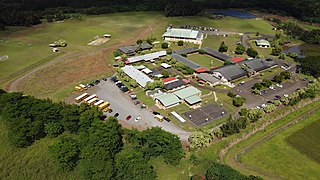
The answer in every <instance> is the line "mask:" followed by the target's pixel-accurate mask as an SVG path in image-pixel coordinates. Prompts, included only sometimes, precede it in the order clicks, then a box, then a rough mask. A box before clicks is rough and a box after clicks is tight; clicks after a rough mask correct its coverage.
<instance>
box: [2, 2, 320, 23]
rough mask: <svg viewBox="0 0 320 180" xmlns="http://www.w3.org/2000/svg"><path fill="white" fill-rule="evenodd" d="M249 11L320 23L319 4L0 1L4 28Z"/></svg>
mask: <svg viewBox="0 0 320 180" xmlns="http://www.w3.org/2000/svg"><path fill="white" fill-rule="evenodd" d="M210 8H215V9H226V8H247V9H257V10H259V11H266V12H271V13H276V14H284V15H290V16H294V17H296V18H299V19H301V20H304V21H309V22H320V11H319V8H320V2H319V1H318V0H268V1H260V0H246V1H234V0H201V1H192V0H143V1H132V0H118V1H111V0H90V1H85V0H73V1H61V0H60V1H56V0H16V1H11V0H0V27H1V28H4V26H5V25H24V26H30V25H34V24H38V23H40V19H41V18H45V17H48V16H49V17H53V18H58V19H59V18H61V17H63V14H69V13H81V14H108V13H114V12H125V11H163V12H164V13H165V15H166V16H187V15H196V14H197V13H199V12H201V10H204V9H210Z"/></svg>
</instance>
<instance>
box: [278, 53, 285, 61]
mask: <svg viewBox="0 0 320 180" xmlns="http://www.w3.org/2000/svg"><path fill="white" fill-rule="evenodd" d="M286 58H287V55H286V54H285V53H281V54H280V55H279V59H282V60H286Z"/></svg>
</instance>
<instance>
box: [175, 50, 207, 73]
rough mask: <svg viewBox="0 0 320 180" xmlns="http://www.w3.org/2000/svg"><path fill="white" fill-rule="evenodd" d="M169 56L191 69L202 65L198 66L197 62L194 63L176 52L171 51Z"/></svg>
mask: <svg viewBox="0 0 320 180" xmlns="http://www.w3.org/2000/svg"><path fill="white" fill-rule="evenodd" d="M171 57H172V58H174V59H175V60H176V61H178V62H182V63H183V64H185V65H186V66H188V67H189V68H191V69H193V70H196V69H198V68H202V67H203V66H200V65H199V64H197V63H195V62H192V61H190V60H189V59H187V58H185V57H183V56H181V55H179V54H176V53H172V54H171Z"/></svg>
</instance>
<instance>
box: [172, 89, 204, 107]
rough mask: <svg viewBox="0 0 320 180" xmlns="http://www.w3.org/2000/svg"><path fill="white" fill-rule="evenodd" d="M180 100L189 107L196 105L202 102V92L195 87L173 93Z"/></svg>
mask: <svg viewBox="0 0 320 180" xmlns="http://www.w3.org/2000/svg"><path fill="white" fill-rule="evenodd" d="M173 94H174V95H176V96H177V97H178V98H179V99H181V100H184V101H186V102H187V103H188V104H189V105H194V104H196V103H198V102H200V101H201V98H200V96H201V91H200V90H199V89H197V88H195V87H193V86H189V87H187V88H184V89H181V90H178V91H175V92H173Z"/></svg>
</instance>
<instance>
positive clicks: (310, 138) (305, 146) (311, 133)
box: [286, 113, 320, 163]
mask: <svg viewBox="0 0 320 180" xmlns="http://www.w3.org/2000/svg"><path fill="white" fill-rule="evenodd" d="M318 114H319V115H320V113H318ZM315 119H318V120H317V121H315V122H313V123H311V124H309V125H307V126H306V127H304V128H303V129H300V130H299V131H296V132H295V133H293V134H291V135H290V136H289V137H287V138H286V141H287V142H288V143H289V144H290V145H291V146H293V147H294V148H296V149H297V150H298V151H300V152H301V153H303V154H306V155H307V156H308V157H309V158H310V159H312V160H314V161H317V162H318V163H320V152H319V150H320V143H319V137H320V131H319V129H320V117H319V116H318V117H317V118H315Z"/></svg>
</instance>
